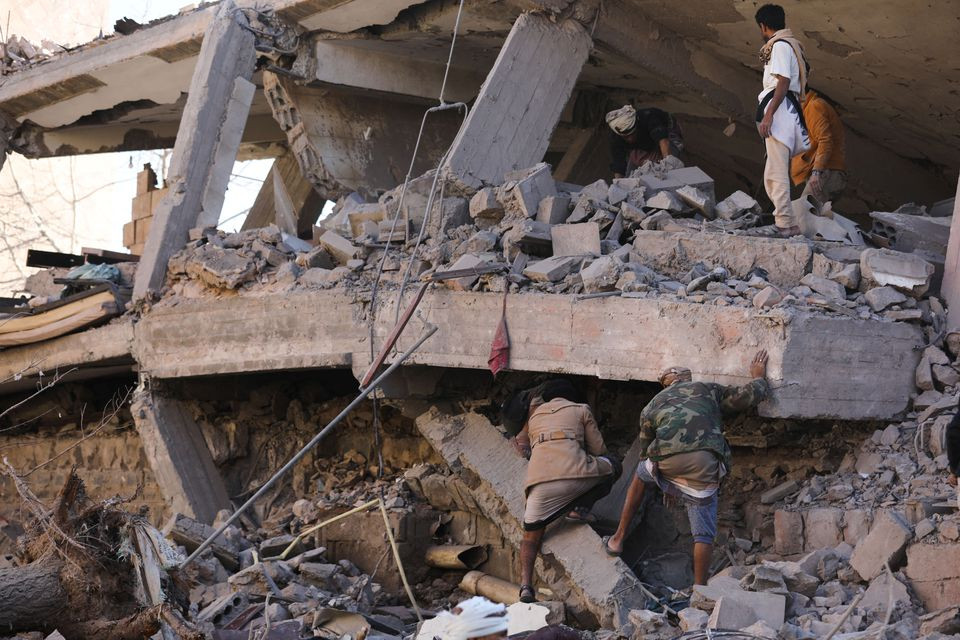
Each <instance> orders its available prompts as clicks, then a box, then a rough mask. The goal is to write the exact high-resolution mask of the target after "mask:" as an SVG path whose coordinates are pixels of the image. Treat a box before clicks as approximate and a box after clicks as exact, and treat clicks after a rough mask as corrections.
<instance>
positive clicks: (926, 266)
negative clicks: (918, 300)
mask: <svg viewBox="0 0 960 640" xmlns="http://www.w3.org/2000/svg"><path fill="white" fill-rule="evenodd" d="M933 272H934V266H933V265H932V264H930V263H929V262H927V261H926V260H924V259H923V258H921V257H920V256H918V255H914V254H911V253H900V252H899V251H893V250H891V249H867V250H866V251H864V252H863V253H861V254H860V274H861V276H862V277H863V279H864V280H865V281H866V282H867V283H875V284H876V285H880V286H883V285H890V286H892V287H895V288H897V289H899V290H900V291H903V292H904V293H908V294H910V295H912V296H914V297H920V296H922V295H923V294H924V293H926V292H927V289H929V288H930V282H931V280H932V278H933ZM870 286H873V285H870Z"/></svg>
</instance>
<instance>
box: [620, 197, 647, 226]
mask: <svg viewBox="0 0 960 640" xmlns="http://www.w3.org/2000/svg"><path fill="white" fill-rule="evenodd" d="M620 215H622V216H623V219H624V221H626V222H630V223H634V224H637V223H640V222H643V221H644V220H645V219H646V217H647V215H648V214H647V212H646V211H644V210H643V209H641V208H640V207H637V206H634V205H632V204H630V203H629V202H623V203H621V204H620Z"/></svg>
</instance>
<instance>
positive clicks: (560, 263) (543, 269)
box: [523, 256, 580, 282]
mask: <svg viewBox="0 0 960 640" xmlns="http://www.w3.org/2000/svg"><path fill="white" fill-rule="evenodd" d="M579 263H580V258H577V257H575V256H554V257H552V258H546V259H544V260H539V261H537V262H534V263H532V264H530V265H528V266H527V268H526V269H524V270H523V275H525V276H526V277H528V278H530V279H531V280H533V281H534V282H559V281H560V280H563V279H564V278H566V277H567V275H568V274H569V273H570V272H571V271H573V270H574V269H575V268H576V266H577V265H578V264H579Z"/></svg>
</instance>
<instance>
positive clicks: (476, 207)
mask: <svg viewBox="0 0 960 640" xmlns="http://www.w3.org/2000/svg"><path fill="white" fill-rule="evenodd" d="M470 217H471V218H473V219H477V218H491V219H495V220H499V219H501V218H503V205H501V204H500V201H499V200H497V190H496V189H494V188H493V187H484V188H483V189H480V190H479V191H477V192H476V193H475V194H474V196H473V197H472V198H471V199H470Z"/></svg>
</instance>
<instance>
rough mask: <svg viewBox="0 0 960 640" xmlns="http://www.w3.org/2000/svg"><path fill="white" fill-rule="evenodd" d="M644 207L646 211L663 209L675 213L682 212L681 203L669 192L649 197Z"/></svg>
mask: <svg viewBox="0 0 960 640" xmlns="http://www.w3.org/2000/svg"><path fill="white" fill-rule="evenodd" d="M645 206H646V207H647V208H648V209H663V210H664V211H673V212H677V213H679V212H680V211H683V203H682V201H681V200H680V198H678V197H677V196H676V195H674V193H673V192H671V191H661V192H660V193H658V194H656V195H654V196H650V197H649V198H647V200H646V204H645Z"/></svg>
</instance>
